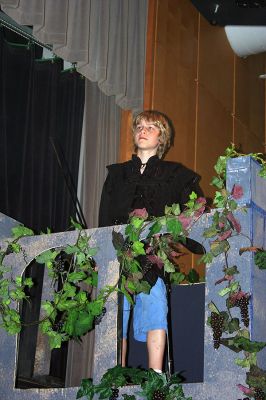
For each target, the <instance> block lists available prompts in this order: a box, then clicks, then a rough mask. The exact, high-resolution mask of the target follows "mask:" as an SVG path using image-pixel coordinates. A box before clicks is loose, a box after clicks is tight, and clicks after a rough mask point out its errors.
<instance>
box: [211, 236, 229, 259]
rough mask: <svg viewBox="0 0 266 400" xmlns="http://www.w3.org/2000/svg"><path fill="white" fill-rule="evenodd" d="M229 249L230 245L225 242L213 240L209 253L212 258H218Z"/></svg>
mask: <svg viewBox="0 0 266 400" xmlns="http://www.w3.org/2000/svg"><path fill="white" fill-rule="evenodd" d="M229 249H230V245H229V243H228V241H227V240H222V241H219V240H215V241H214V242H212V243H211V253H212V254H213V256H214V257H217V256H219V255H220V254H222V253H225V252H226V251H228V250H229Z"/></svg>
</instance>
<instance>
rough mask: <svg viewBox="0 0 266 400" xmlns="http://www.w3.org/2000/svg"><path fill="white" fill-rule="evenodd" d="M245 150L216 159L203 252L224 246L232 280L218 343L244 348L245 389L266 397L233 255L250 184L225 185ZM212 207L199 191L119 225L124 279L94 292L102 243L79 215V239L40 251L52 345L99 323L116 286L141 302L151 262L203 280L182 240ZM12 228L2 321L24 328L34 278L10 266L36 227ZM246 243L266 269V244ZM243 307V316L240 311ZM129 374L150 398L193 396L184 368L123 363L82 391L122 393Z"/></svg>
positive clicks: (175, 277) (215, 252) (214, 324)
mask: <svg viewBox="0 0 266 400" xmlns="http://www.w3.org/2000/svg"><path fill="white" fill-rule="evenodd" d="M242 155H243V154H240V153H239V152H238V151H237V150H236V148H235V146H234V145H232V146H230V147H229V148H227V149H226V151H225V155H224V156H221V157H219V158H218V161H217V163H216V165H215V171H216V173H217V176H215V177H214V178H213V179H212V185H214V186H215V188H216V189H217V191H216V193H215V197H214V201H213V205H214V207H215V208H216V210H215V212H214V213H213V216H212V223H211V225H210V226H209V227H208V228H207V229H206V230H205V231H204V233H203V236H204V238H205V239H206V240H209V241H210V251H209V252H208V253H206V254H204V255H203V256H202V258H201V261H203V262H205V263H211V262H212V261H213V260H214V258H215V257H217V256H219V255H221V254H224V266H223V270H222V276H221V278H220V279H219V280H218V281H217V282H216V285H221V284H225V287H223V288H222V289H221V290H220V291H219V295H220V296H222V297H223V298H224V299H225V309H224V310H219V309H218V307H217V306H216V305H215V303H214V302H213V301H211V302H210V303H209V310H210V316H209V318H208V324H209V325H210V326H211V328H212V330H213V339H214V347H215V348H216V349H219V347H220V346H221V345H223V346H226V347H227V348H229V349H231V350H232V351H234V352H236V353H241V352H242V354H243V357H242V358H240V357H239V358H237V359H236V364H237V365H239V366H240V367H245V368H247V367H248V368H249V371H248V372H247V380H246V382H247V385H248V387H245V386H243V385H238V386H239V389H240V390H241V391H242V392H243V393H244V394H245V395H246V396H248V398H250V397H253V398H254V399H255V400H261V399H265V393H266V371H263V370H261V369H260V368H258V366H257V362H256V355H257V353H258V352H259V351H260V350H261V349H263V348H264V347H265V346H266V343H264V342H255V341H252V340H250V337H249V331H248V327H249V315H248V305H249V301H250V299H251V294H250V293H245V292H244V291H243V290H242V288H241V285H240V282H239V281H238V280H237V277H238V276H239V273H240V272H239V270H238V267H237V266H236V265H229V262H228V259H229V257H228V255H229V251H230V240H231V238H232V237H234V236H236V235H239V234H242V232H241V226H240V224H239V221H238V220H237V218H236V217H235V215H234V212H235V211H236V210H238V211H239V210H242V211H243V212H244V211H245V210H244V208H242V209H241V208H239V207H238V205H237V202H236V200H238V199H240V198H241V197H242V196H243V189H242V187H241V186H239V185H237V184H235V185H234V186H233V188H232V191H231V193H229V192H228V191H227V190H226V188H225V179H226V162H227V160H228V159H229V158H234V157H239V156H242ZM249 155H250V156H252V157H253V158H254V159H256V160H257V161H258V162H260V164H261V169H260V172H259V175H260V176H261V177H263V178H266V162H265V161H264V158H263V155H262V154H257V153H251V154H249ZM205 210H206V200H205V199H204V198H197V196H196V195H195V193H191V195H190V198H189V201H188V203H187V204H186V208H185V210H183V211H181V209H180V207H179V205H178V204H173V205H172V206H171V207H166V208H165V215H164V216H162V217H157V218H155V217H152V218H150V217H149V216H148V214H147V212H146V210H145V209H141V210H135V211H134V212H133V213H131V215H130V217H129V223H128V225H127V226H126V229H125V234H124V235H122V234H121V233H118V232H115V231H113V245H114V247H115V249H116V252H117V258H118V260H119V262H120V266H121V269H120V275H119V279H118V281H117V282H116V284H115V285H112V286H111V285H110V286H105V287H104V288H102V289H101V290H99V292H98V293H97V295H95V296H92V290H93V288H96V287H97V280H98V268H97V266H96V265H95V262H94V260H93V257H94V256H95V255H96V253H97V249H96V248H95V247H91V246H90V237H89V236H87V234H86V231H84V230H82V228H81V226H80V225H79V224H77V223H75V222H73V221H72V224H73V227H74V228H75V229H77V230H78V231H79V233H78V238H77V241H76V243H75V244H74V245H67V246H65V247H64V248H61V249H53V250H48V251H46V252H44V253H42V254H40V255H39V256H38V257H36V261H37V262H39V263H42V264H45V266H46V268H47V269H48V273H49V276H50V277H51V280H52V285H53V286H52V290H53V295H52V298H51V299H50V300H46V301H44V302H43V304H42V308H43V310H44V312H45V315H44V316H43V318H42V320H41V321H39V322H38V323H39V324H40V327H41V330H42V332H43V333H44V334H45V335H47V336H48V337H49V342H50V346H51V348H59V347H60V346H61V344H62V342H64V341H68V340H70V339H72V338H75V339H80V338H81V337H82V335H84V334H86V333H87V332H89V331H90V330H92V329H93V328H94V326H95V324H97V323H99V322H100V321H101V318H102V317H103V315H104V313H105V311H106V309H105V305H106V302H107V300H108V298H109V296H110V295H111V294H112V293H114V292H118V291H119V292H122V293H123V294H124V295H125V296H126V297H127V298H128V300H129V301H130V303H134V295H135V294H137V293H140V292H144V293H148V292H149V291H150V288H151V284H150V283H151V282H150V283H149V279H148V278H147V276H148V274H149V272H150V271H151V269H154V268H155V269H156V271H157V274H158V275H159V276H160V275H164V274H165V273H168V274H169V275H170V279H171V282H172V283H177V284H178V283H181V282H184V281H188V282H195V281H196V280H197V279H198V277H197V275H196V273H195V270H193V269H192V270H191V271H189V273H188V274H186V273H184V271H182V270H181V269H180V267H179V265H178V259H179V258H180V257H181V256H182V255H183V248H182V246H181V247H180V245H179V244H180V243H181V244H186V240H187V236H188V234H189V231H190V230H191V228H192V226H193V224H194V223H195V222H196V221H197V220H198V219H199V218H201V216H202V215H203V213H204V211H205ZM12 231H13V235H14V237H13V240H10V241H8V243H7V245H6V246H5V248H4V249H2V248H1V249H0V316H1V327H2V328H3V329H5V330H6V331H7V332H8V333H9V334H17V333H19V332H20V330H21V327H22V326H23V321H21V320H20V315H19V313H18V311H17V310H16V308H14V302H19V301H21V300H27V301H30V300H29V298H28V296H27V295H26V291H27V289H28V288H31V287H32V285H33V282H32V280H31V279H30V278H22V277H14V276H13V273H12V268H10V267H9V266H8V255H9V254H11V253H16V254H18V253H20V252H23V249H22V247H21V245H20V243H19V239H20V238H21V237H23V236H27V235H33V234H34V233H33V232H32V231H31V230H29V229H27V228H25V227H23V226H19V227H16V228H14V229H13V230H12ZM162 232H165V233H162ZM244 251H253V252H254V253H255V256H254V259H255V263H256V265H257V266H258V268H260V269H266V252H265V250H264V249H261V248H257V247H253V246H252V245H251V246H250V247H248V248H243V249H240V254H242V253H243V252H244ZM233 309H234V310H235V312H234V315H233V312H232V310H233ZM236 312H238V313H239V316H235V315H236ZM230 335H231V336H230ZM129 382H130V383H131V384H138V385H140V386H141V389H142V392H141V393H140V395H141V396H142V397H143V398H146V399H148V400H156V399H167V400H171V399H178V400H183V399H184V400H185V399H186V398H185V397H184V393H183V389H182V386H181V385H180V380H179V378H178V377H177V375H173V376H172V377H171V378H170V379H168V378H167V376H166V375H165V374H162V375H159V374H156V373H155V372H153V371H150V370H149V371H141V370H139V369H128V368H121V367H119V366H117V367H115V368H112V369H110V370H108V371H107V373H106V374H105V375H104V376H103V378H102V380H101V382H100V384H99V385H93V383H92V382H91V381H90V380H83V382H82V386H81V388H80V390H79V391H78V395H77V396H78V398H81V397H84V396H85V397H87V399H89V400H91V399H92V398H93V396H94V394H97V395H99V396H100V399H107V398H112V399H115V398H117V397H118V390H119V388H120V387H123V386H125V385H126V384H127V383H129ZM123 397H124V399H125V400H134V399H135V396H134V395H126V394H123ZM187 400H189V399H187Z"/></svg>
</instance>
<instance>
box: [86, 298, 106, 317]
mask: <svg viewBox="0 0 266 400" xmlns="http://www.w3.org/2000/svg"><path fill="white" fill-rule="evenodd" d="M103 306H104V301H103V299H96V300H93V301H92V302H90V303H89V304H88V310H89V311H90V312H91V315H93V316H96V315H100V314H101V313H102V309H103Z"/></svg>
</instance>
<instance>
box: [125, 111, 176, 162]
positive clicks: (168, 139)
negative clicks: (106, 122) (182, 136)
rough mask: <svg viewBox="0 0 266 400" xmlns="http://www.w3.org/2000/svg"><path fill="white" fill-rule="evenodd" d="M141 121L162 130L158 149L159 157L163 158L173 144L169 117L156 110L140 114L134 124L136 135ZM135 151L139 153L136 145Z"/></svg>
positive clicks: (133, 128)
mask: <svg viewBox="0 0 266 400" xmlns="http://www.w3.org/2000/svg"><path fill="white" fill-rule="evenodd" d="M141 121H146V122H151V123H152V124H153V125H155V126H156V127H157V128H158V129H159V130H160V136H159V146H158V148H157V156H158V157H159V158H162V157H163V155H164V154H165V153H166V152H167V151H168V150H169V148H170V147H171V144H172V136H173V129H172V126H171V122H170V120H169V119H168V117H167V116H166V115H165V114H163V113H161V112H159V111H155V110H146V111H143V112H141V113H140V114H138V115H137V116H136V117H135V118H134V120H133V123H132V131H133V133H135V130H136V127H137V125H139V123H140V122H141ZM134 150H135V151H137V146H136V145H135V143H134Z"/></svg>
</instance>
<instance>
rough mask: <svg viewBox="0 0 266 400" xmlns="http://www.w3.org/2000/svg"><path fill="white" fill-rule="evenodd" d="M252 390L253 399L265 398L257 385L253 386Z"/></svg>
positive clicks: (263, 399)
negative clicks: (253, 389)
mask: <svg viewBox="0 0 266 400" xmlns="http://www.w3.org/2000/svg"><path fill="white" fill-rule="evenodd" d="M254 392H255V393H254V399H255V400H265V395H264V391H263V390H262V389H261V388H259V387H257V388H255V391H254Z"/></svg>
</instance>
